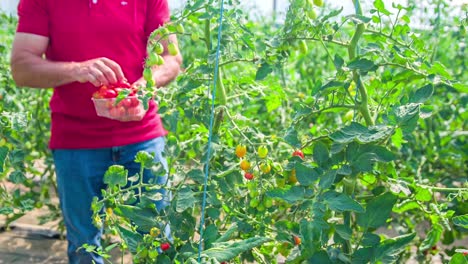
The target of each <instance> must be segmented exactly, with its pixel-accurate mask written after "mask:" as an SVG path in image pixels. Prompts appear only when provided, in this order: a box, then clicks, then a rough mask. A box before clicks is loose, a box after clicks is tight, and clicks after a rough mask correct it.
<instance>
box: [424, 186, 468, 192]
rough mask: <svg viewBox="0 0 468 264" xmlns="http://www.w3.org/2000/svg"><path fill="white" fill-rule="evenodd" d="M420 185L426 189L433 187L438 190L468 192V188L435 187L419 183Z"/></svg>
mask: <svg viewBox="0 0 468 264" xmlns="http://www.w3.org/2000/svg"><path fill="white" fill-rule="evenodd" d="M418 186H419V187H421V188H424V189H431V190H433V191H436V192H468V188H450V187H435V186H429V185H420V184H418Z"/></svg>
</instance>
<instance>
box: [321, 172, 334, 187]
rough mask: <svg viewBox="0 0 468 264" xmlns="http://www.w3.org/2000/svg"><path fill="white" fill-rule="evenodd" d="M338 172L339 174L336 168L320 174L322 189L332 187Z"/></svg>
mask: <svg viewBox="0 0 468 264" xmlns="http://www.w3.org/2000/svg"><path fill="white" fill-rule="evenodd" d="M336 174H337V171H336V170H330V171H327V172H325V173H324V174H322V175H321V176H320V183H319V187H320V188H321V189H322V190H326V189H328V188H330V187H331V186H332V185H333V183H334V182H335V179H336Z"/></svg>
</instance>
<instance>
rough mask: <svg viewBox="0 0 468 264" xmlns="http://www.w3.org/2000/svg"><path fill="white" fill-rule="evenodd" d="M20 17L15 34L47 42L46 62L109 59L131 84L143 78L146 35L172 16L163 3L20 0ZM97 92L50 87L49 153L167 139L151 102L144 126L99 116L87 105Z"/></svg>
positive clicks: (84, 86)
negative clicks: (161, 138) (160, 137)
mask: <svg viewBox="0 0 468 264" xmlns="http://www.w3.org/2000/svg"><path fill="white" fill-rule="evenodd" d="M18 16H19V23H18V28H17V31H18V32H25V33H32V34H38V35H42V36H46V37H48V38H49V47H48V49H47V52H46V56H47V59H49V60H52V61H65V62H68V61H75V62H80V61H85V60H89V59H93V58H98V57H107V58H109V59H111V60H114V61H115V62H117V63H118V64H119V65H120V66H121V67H122V70H123V72H124V74H125V77H126V78H127V79H128V81H129V82H130V83H133V82H134V81H136V80H138V79H139V78H140V77H141V76H142V71H143V63H144V59H145V57H146V44H147V41H148V36H149V35H150V33H151V32H152V31H153V30H155V29H156V28H158V27H159V26H161V25H162V24H164V23H165V22H167V21H168V20H169V17H170V13H169V8H168V3H167V0H66V1H64V0H21V1H20V3H19V5H18ZM96 90H97V88H96V87H94V86H93V85H92V84H91V83H78V82H74V83H70V84H67V85H63V86H60V87H55V88H54V93H53V96H52V98H51V101H50V108H51V115H52V127H51V130H52V136H51V139H50V143H49V147H50V148H51V149H57V148H73V149H76V148H102V147H112V146H121V145H126V144H132V143H137V142H141V141H144V140H148V139H152V138H155V137H158V136H163V135H166V134H167V131H166V130H165V129H164V128H163V126H162V123H161V119H160V117H159V115H158V114H157V106H156V104H155V103H154V102H151V104H150V108H149V110H148V113H147V114H146V116H145V117H144V118H143V120H142V121H138V122H136V121H132V122H119V121H115V120H111V119H107V118H103V117H98V116H97V114H96V111H95V109H94V106H93V103H92V101H91V97H92V93H93V92H94V91H96Z"/></svg>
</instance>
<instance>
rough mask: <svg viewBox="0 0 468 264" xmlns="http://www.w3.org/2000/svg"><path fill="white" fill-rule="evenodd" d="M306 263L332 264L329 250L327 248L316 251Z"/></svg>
mask: <svg viewBox="0 0 468 264" xmlns="http://www.w3.org/2000/svg"><path fill="white" fill-rule="evenodd" d="M306 263H320V264H332V263H333V262H332V261H331V260H330V257H329V256H328V254H327V252H326V251H325V250H320V251H317V252H315V253H314V255H312V257H310V258H309V259H308V260H307V262H306Z"/></svg>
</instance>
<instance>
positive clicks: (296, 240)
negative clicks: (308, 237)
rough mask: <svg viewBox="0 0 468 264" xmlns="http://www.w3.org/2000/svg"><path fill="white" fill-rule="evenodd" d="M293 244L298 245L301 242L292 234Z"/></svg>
mask: <svg viewBox="0 0 468 264" xmlns="http://www.w3.org/2000/svg"><path fill="white" fill-rule="evenodd" d="M293 240H294V245H296V246H298V245H300V244H301V238H300V237H298V236H293Z"/></svg>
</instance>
